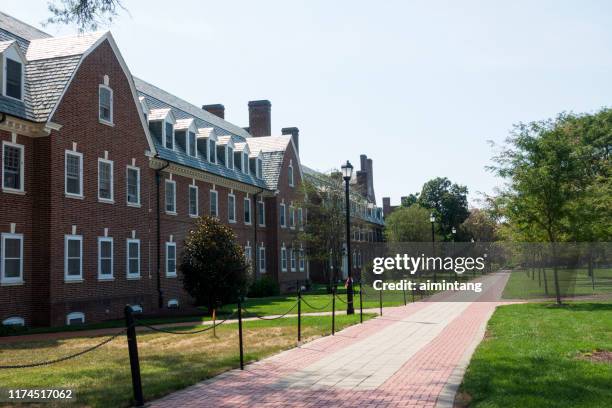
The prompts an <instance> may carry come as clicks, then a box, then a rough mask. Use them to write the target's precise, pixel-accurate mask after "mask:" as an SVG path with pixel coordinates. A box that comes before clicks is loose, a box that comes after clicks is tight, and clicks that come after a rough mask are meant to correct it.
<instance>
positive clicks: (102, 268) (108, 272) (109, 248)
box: [98, 237, 113, 280]
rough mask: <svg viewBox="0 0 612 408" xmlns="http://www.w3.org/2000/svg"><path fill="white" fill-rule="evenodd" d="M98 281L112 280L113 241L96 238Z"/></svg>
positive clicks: (107, 238) (108, 238)
mask: <svg viewBox="0 0 612 408" xmlns="http://www.w3.org/2000/svg"><path fill="white" fill-rule="evenodd" d="M98 279H99V280H111V279H113V239H112V238H111V237H98Z"/></svg>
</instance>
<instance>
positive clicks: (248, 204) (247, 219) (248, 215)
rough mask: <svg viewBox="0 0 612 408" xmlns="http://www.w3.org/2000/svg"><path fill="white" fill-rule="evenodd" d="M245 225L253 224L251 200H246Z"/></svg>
mask: <svg viewBox="0 0 612 408" xmlns="http://www.w3.org/2000/svg"><path fill="white" fill-rule="evenodd" d="M244 223H245V224H247V225H250V224H251V199H250V198H245V199H244Z"/></svg>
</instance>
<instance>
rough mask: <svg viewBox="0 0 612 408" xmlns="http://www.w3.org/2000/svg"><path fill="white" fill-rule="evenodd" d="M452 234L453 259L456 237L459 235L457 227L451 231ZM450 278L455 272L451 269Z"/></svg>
mask: <svg viewBox="0 0 612 408" xmlns="http://www.w3.org/2000/svg"><path fill="white" fill-rule="evenodd" d="M451 233H452V234H453V258H454V257H455V235H456V234H457V229H456V228H455V227H453V228H452V229H451ZM450 277H451V278H452V277H453V271H452V269H451V271H450Z"/></svg>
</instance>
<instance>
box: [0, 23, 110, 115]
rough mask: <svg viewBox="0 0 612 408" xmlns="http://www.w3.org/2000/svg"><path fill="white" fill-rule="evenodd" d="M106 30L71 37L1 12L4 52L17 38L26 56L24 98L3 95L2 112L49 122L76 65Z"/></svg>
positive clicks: (0, 96) (1, 37) (0, 48)
mask: <svg viewBox="0 0 612 408" xmlns="http://www.w3.org/2000/svg"><path fill="white" fill-rule="evenodd" d="M103 35H105V33H103V32H97V33H89V34H85V35H77V36H69V37H51V36H50V35H49V34H47V33H45V32H43V31H40V30H38V29H37V28H35V27H32V26H30V25H28V24H25V23H23V22H22V21H19V20H17V19H15V18H13V17H11V16H9V15H7V14H4V13H2V12H0V41H2V42H1V43H0V52H1V51H3V50H5V49H6V48H7V47H8V46H10V44H8V43H7V42H8V41H14V42H16V43H17V45H18V46H19V49H20V50H21V52H22V54H23V55H24V57H25V59H26V64H25V67H24V71H25V84H24V95H23V100H22V101H19V100H15V99H13V98H7V97H5V96H2V95H0V112H4V113H8V114H9V115H12V116H16V117H19V118H22V119H26V120H30V121H33V122H46V121H47V120H48V119H49V115H50V114H51V112H52V111H53V109H54V108H55V106H56V104H57V103H58V102H59V99H60V97H61V96H62V94H63V92H64V90H65V89H66V87H67V85H68V83H69V82H70V79H71V78H72V75H73V73H74V71H75V69H76V68H77V67H78V65H79V62H80V61H81V58H82V56H83V53H85V52H86V51H87V50H88V49H89V48H91V46H92V45H94V44H95V43H96V41H98V40H100V38H101V37H102V36H103Z"/></svg>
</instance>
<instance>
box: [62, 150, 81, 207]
mask: <svg viewBox="0 0 612 408" xmlns="http://www.w3.org/2000/svg"><path fill="white" fill-rule="evenodd" d="M69 155H70V156H76V157H78V158H79V193H78V194H77V193H69V192H68V156H69ZM64 194H65V195H66V197H74V198H83V197H84V195H83V153H80V152H77V151H75V150H68V149H66V151H65V152H64Z"/></svg>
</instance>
